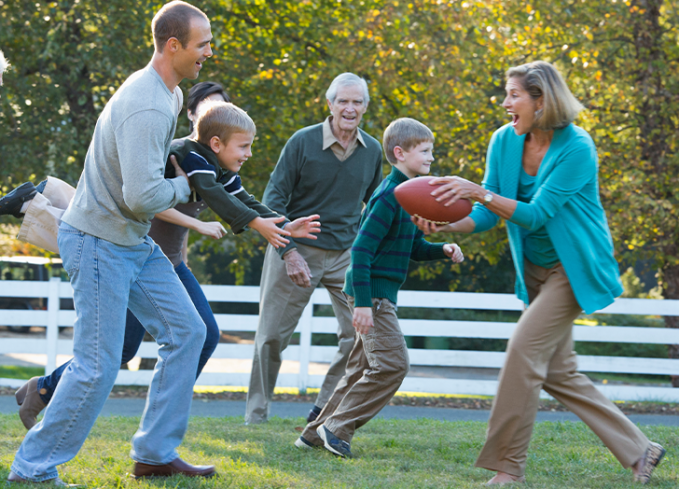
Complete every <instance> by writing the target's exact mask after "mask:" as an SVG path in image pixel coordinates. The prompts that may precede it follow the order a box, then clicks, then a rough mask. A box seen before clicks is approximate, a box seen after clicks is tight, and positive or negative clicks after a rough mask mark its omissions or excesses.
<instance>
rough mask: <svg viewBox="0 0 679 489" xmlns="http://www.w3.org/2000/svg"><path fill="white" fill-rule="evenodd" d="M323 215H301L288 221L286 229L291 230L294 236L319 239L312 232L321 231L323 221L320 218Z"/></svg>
mask: <svg viewBox="0 0 679 489" xmlns="http://www.w3.org/2000/svg"><path fill="white" fill-rule="evenodd" d="M320 217H321V216H319V215H318V214H314V215H313V216H308V217H300V218H299V219H295V220H294V221H292V222H290V223H288V225H287V226H285V229H286V231H290V233H291V236H292V237H293V238H306V239H318V238H316V236H314V235H313V234H311V233H320V232H321V223H320V222H318V219H319V218H320Z"/></svg>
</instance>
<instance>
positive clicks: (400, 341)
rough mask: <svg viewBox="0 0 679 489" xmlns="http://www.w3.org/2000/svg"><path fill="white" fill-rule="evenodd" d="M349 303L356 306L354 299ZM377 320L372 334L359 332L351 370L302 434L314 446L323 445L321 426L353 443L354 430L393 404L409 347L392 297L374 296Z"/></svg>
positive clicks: (408, 365) (407, 366)
mask: <svg viewBox="0 0 679 489" xmlns="http://www.w3.org/2000/svg"><path fill="white" fill-rule="evenodd" d="M349 303H350V305H351V307H352V309H353V305H354V301H353V299H352V298H349ZM373 323H374V325H375V327H374V328H372V329H371V330H370V332H369V333H368V334H366V335H359V334H356V343H355V345H354V348H353V350H351V355H350V357H349V362H348V363H347V373H346V374H345V375H344V377H343V378H342V380H340V382H339V384H338V385H337V388H336V389H335V392H334V393H333V394H332V397H331V398H330V400H329V401H328V403H327V404H326V405H325V407H324V408H323V411H321V414H320V415H319V416H318V418H317V419H316V420H315V421H313V422H311V423H309V424H308V425H307V427H306V428H305V429H304V432H303V433H302V436H303V437H304V438H305V439H306V440H308V441H309V442H311V443H313V444H314V445H322V444H323V441H322V440H321V439H320V437H319V436H318V434H317V433H316V429H317V428H318V427H319V426H321V425H325V427H326V428H327V429H329V430H330V431H331V432H332V433H333V434H334V435H335V436H336V437H338V438H339V439H341V440H344V441H346V442H348V443H351V439H352V437H353V436H354V432H355V431H356V430H357V429H358V428H360V427H361V426H363V425H364V424H366V423H367V422H368V421H370V420H371V419H372V418H374V417H375V416H376V415H377V413H379V412H380V411H381V410H382V408H384V406H386V405H387V404H389V401H390V400H391V398H392V397H394V394H396V391H397V390H398V388H399V387H401V383H402V382H403V379H404V378H405V376H406V375H407V374H408V369H409V368H410V359H409V357H408V347H407V346H406V342H405V338H404V337H403V333H402V332H401V327H400V326H399V324H398V318H397V317H396V306H394V304H392V303H391V302H390V301H389V300H388V299H373Z"/></svg>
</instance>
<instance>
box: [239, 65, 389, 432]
mask: <svg viewBox="0 0 679 489" xmlns="http://www.w3.org/2000/svg"><path fill="white" fill-rule="evenodd" d="M325 96H326V99H327V102H328V108H329V109H330V113H331V115H330V116H329V117H328V118H327V119H326V120H325V122H323V123H321V124H315V125H313V126H309V127H306V128H304V129H301V130H299V131H297V132H296V133H295V134H293V136H292V137H291V138H290V139H289V140H288V142H287V143H286V145H285V147H284V148H283V151H282V152H281V156H280V158H279V160H278V163H277V165H276V168H275V169H274V171H273V173H272V174H271V180H270V181H269V184H268V185H267V187H266V190H265V192H264V199H263V201H264V203H265V204H266V205H268V206H269V207H270V208H271V209H273V210H275V211H276V212H278V213H280V214H283V215H286V216H287V217H288V218H289V219H295V218H296V217H300V216H306V215H308V214H309V213H315V214H320V215H321V222H322V223H323V231H322V232H321V234H319V235H318V240H316V241H310V240H307V239H295V240H294V241H293V240H292V239H291V240H290V244H289V245H288V246H287V247H285V248H279V249H278V250H276V249H274V248H273V247H272V246H269V247H268V248H267V251H266V257H265V258H264V266H263V269H262V281H261V297H260V305H259V306H260V307H259V325H258V327H257V334H256V336H255V356H254V358H253V361H252V374H251V377H250V387H249V389H248V400H247V406H246V408H245V422H246V423H248V424H250V423H262V422H264V421H266V420H267V418H268V415H269V405H270V403H271V398H272V396H273V390H274V386H275V385H276V378H277V377H278V371H279V370H280V367H281V353H282V352H283V350H285V348H286V347H287V346H288V343H289V342H290V337H291V336H292V333H293V332H294V330H295V327H296V326H297V322H298V321H299V318H300V316H301V315H302V311H303V310H304V307H305V306H306V305H307V303H308V302H309V299H310V298H311V294H312V293H313V291H314V289H315V288H316V287H317V286H318V284H319V283H320V284H322V285H323V286H324V287H325V288H326V289H327V290H328V292H329V293H330V298H331V300H332V307H333V310H334V311H335V316H336V317H337V320H338V322H339V327H338V330H337V337H338V340H339V349H338V351H337V354H336V355H335V358H334V359H333V361H332V363H331V364H330V369H329V370H328V374H327V375H326V377H325V381H324V382H323V386H322V388H321V392H320V393H319V394H318V398H317V399H316V402H315V406H314V408H313V409H312V411H311V413H309V418H310V419H311V420H313V419H315V418H316V416H317V415H318V413H319V412H320V411H321V409H322V408H323V406H324V405H325V403H326V402H327V400H328V399H329V398H330V396H331V395H332V393H333V391H334V389H335V386H336V385H337V383H338V382H339V380H340V379H341V378H342V376H343V375H344V370H345V367H346V363H347V359H348V357H349V353H350V352H351V348H352V346H353V344H354V328H353V327H352V324H351V319H352V316H351V312H350V310H349V306H348V304H347V301H346V299H345V297H344V295H343V294H342V287H343V286H344V274H345V272H346V269H347V267H348V266H349V262H350V258H351V257H350V252H349V251H350V250H349V249H350V247H351V244H352V243H353V241H354V238H355V237H356V233H357V232H358V222H359V219H360V216H361V209H362V207H363V203H364V202H366V203H367V202H368V200H369V199H370V196H371V195H372V193H373V191H374V190H375V188H377V186H378V185H379V183H380V181H381V180H382V148H381V146H380V143H379V142H378V141H377V140H375V139H374V138H372V137H371V136H369V135H368V134H366V133H365V132H364V131H362V130H361V129H359V127H358V125H359V123H360V122H361V117H362V116H363V114H364V113H365V111H366V109H367V108H368V101H369V96H368V86H367V84H366V82H365V80H363V79H362V78H360V77H358V76H356V75H354V74H353V73H343V74H341V75H339V76H338V77H337V78H335V79H334V80H333V82H332V84H331V85H330V87H329V88H328V90H327V92H326V94H325ZM281 258H282V259H281Z"/></svg>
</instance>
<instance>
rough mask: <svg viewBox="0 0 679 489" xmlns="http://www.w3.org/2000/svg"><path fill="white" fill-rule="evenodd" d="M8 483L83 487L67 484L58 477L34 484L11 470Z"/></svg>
mask: <svg viewBox="0 0 679 489" xmlns="http://www.w3.org/2000/svg"><path fill="white" fill-rule="evenodd" d="M7 483H8V484H45V485H51V486H54V487H82V486H81V485H79V484H66V483H65V482H64V481H62V480H61V479H59V478H58V477H57V478H56V479H47V480H46V481H42V482H32V481H29V480H28V479H24V478H23V477H20V476H18V475H17V474H16V473H14V472H12V471H11V470H10V472H9V476H8V477H7Z"/></svg>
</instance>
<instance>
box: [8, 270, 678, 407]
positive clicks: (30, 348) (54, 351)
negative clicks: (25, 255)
mask: <svg viewBox="0 0 679 489" xmlns="http://www.w3.org/2000/svg"><path fill="white" fill-rule="evenodd" d="M203 290H204V291H205V295H206V296H207V298H208V300H209V301H210V302H237V303H258V302H259V288H258V287H238V286H215V285H205V286H203ZM72 296H73V291H72V289H71V286H70V284H69V283H68V282H61V281H60V280H59V279H58V278H54V279H52V280H51V281H49V282H26V281H0V298H1V297H22V298H46V299H47V310H41V311H28V310H0V325H13V326H46V329H47V334H46V338H45V339H20V338H2V339H1V340H0V354H6V353H39V354H47V367H46V371H47V372H51V371H52V370H53V369H54V368H55V367H56V357H57V355H58V354H59V355H70V354H72V349H73V341H72V340H60V339H59V338H58V328H59V327H60V326H72V325H73V322H74V320H75V312H74V311H72V310H60V308H59V304H60V299H67V298H72ZM329 304H330V299H329V297H328V294H327V291H326V290H325V289H317V290H315V291H314V293H313V296H312V300H311V302H310V304H309V306H307V308H306V309H305V310H304V313H303V315H302V318H301V320H300V322H299V325H298V327H297V332H299V333H300V345H299V346H289V347H288V348H287V350H285V352H284V353H283V359H284V360H293V361H299V362H300V369H299V373H298V374H281V375H280V376H279V378H278V383H277V385H278V386H280V387H297V388H299V389H301V390H304V389H306V388H307V387H320V386H321V383H322V381H323V376H322V375H309V373H308V370H309V362H325V363H329V362H330V361H331V359H332V357H333V355H334V353H335V351H336V348H335V347H330V346H312V345H311V335H312V333H330V334H334V333H335V332H336V328H337V323H336V320H335V318H334V317H318V316H314V315H313V306H314V305H329ZM399 306H400V307H419V308H452V309H474V310H502V311H520V310H522V309H523V304H522V303H521V302H520V301H519V300H518V299H516V298H515V297H514V296H513V295H508V294H482V293H462V292H415V291H402V292H401V293H400V294H399ZM600 312H602V313H607V314H639V315H657V316H679V301H670V300H645V299H618V300H617V301H616V302H615V303H614V304H612V305H611V306H609V307H607V308H606V309H604V310H603V311H600ZM216 318H217V323H218V324H219V327H220V329H221V330H222V331H234V332H235V331H250V332H254V331H255V330H256V328H257V316H256V315H236V314H216ZM401 327H402V329H403V332H404V334H405V335H406V336H434V337H456V338H487V339H492V338H495V339H508V338H509V337H510V336H511V333H512V331H513V329H514V327H515V323H507V322H504V323H503V322H485V321H440V320H408V319H404V320H402V321H401ZM574 338H575V340H578V341H591V342H617V343H656V344H679V330H673V329H665V328H648V327H629V326H625V327H620V326H606V327H591V326H576V327H575V329H574ZM156 351H157V348H156V346H155V344H154V343H149V342H145V343H143V344H142V346H141V348H140V350H139V353H138V355H139V356H141V357H145V358H152V357H155V356H156ZM252 354H253V346H252V345H247V344H245V345H243V344H224V343H220V344H219V346H218V347H217V349H216V351H215V353H214V355H213V358H230V359H251V358H252ZM409 354H410V360H411V364H412V365H415V366H439V367H476V368H500V367H501V366H502V363H503V360H504V353H499V352H483V351H455V350H424V349H414V348H411V349H410V351H409ZM579 366H580V370H581V371H583V372H611V373H626V374H653V375H679V360H670V359H664V358H629V357H608V356H580V357H579ZM150 376H151V371H147V370H140V371H129V370H121V371H120V372H119V374H118V378H117V380H116V383H117V384H123V385H146V384H148V383H149V381H150ZM8 382H10V383H8ZM248 383H249V374H247V373H229V372H224V373H221V372H220V373H203V374H202V375H201V376H200V378H199V379H198V384H199V385H228V386H247V385H248ZM3 384H6V385H15V384H16V381H13V382H11V381H9V379H0V385H3ZM599 388H600V389H601V390H602V392H604V394H605V395H607V396H608V397H609V398H611V399H619V400H658V401H661V400H662V401H672V402H679V389H672V388H669V387H647V386H630V385H602V386H599ZM496 389H497V381H490V380H486V381H483V380H465V379H452V378H442V377H412V376H409V377H407V378H406V380H405V381H404V383H403V385H402V387H401V390H402V391H411V392H430V393H449V394H469V395H493V394H495V392H496Z"/></svg>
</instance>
